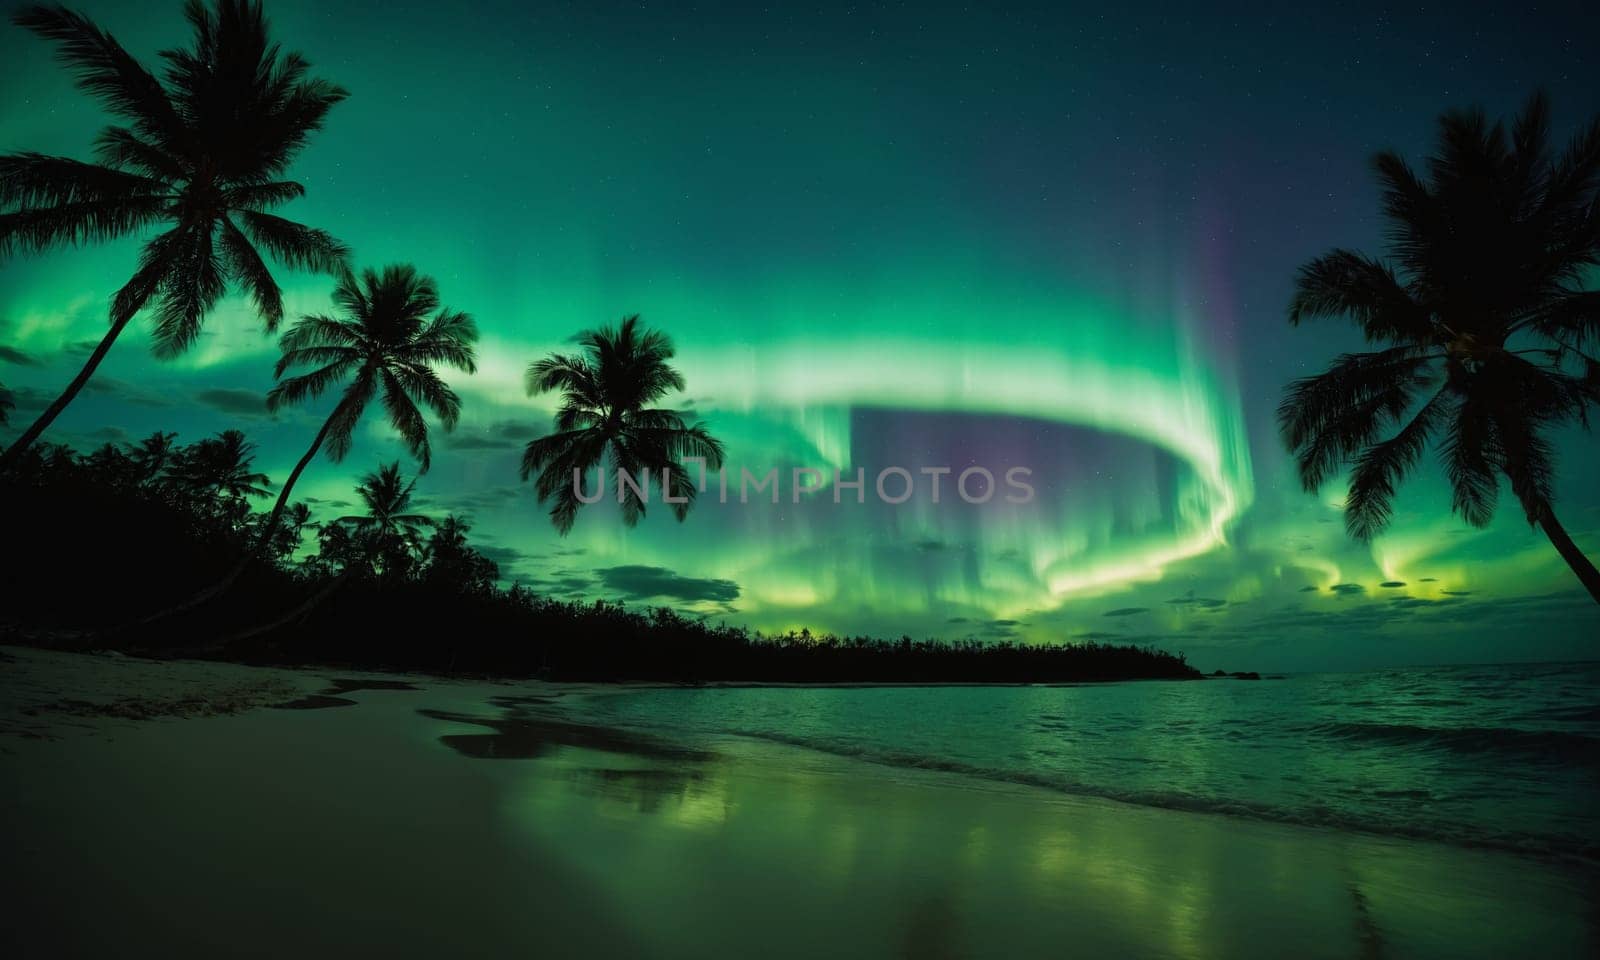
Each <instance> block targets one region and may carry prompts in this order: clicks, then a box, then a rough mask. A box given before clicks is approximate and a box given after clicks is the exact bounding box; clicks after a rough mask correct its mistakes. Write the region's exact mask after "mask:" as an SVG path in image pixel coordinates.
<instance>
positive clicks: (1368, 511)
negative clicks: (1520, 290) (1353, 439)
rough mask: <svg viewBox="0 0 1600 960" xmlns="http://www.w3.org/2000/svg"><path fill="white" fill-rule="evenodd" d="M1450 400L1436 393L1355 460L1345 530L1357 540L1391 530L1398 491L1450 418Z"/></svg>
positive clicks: (1442, 392) (1346, 503) (1345, 506)
mask: <svg viewBox="0 0 1600 960" xmlns="http://www.w3.org/2000/svg"><path fill="white" fill-rule="evenodd" d="M1450 403H1451V401H1450V399H1449V397H1448V396H1447V395H1446V394H1445V392H1444V391H1442V390H1441V391H1439V392H1437V393H1435V394H1434V395H1433V396H1432V397H1431V398H1429V400H1428V402H1427V403H1425V404H1423V405H1422V408H1421V409H1420V410H1418V411H1417V413H1416V415H1415V416H1413V417H1412V418H1411V420H1410V422H1408V423H1407V424H1406V425H1405V426H1404V427H1402V428H1401V429H1400V430H1399V432H1397V433H1396V434H1395V435H1394V436H1392V437H1390V438H1389V439H1387V440H1384V441H1382V442H1381V443H1375V444H1372V445H1371V446H1369V447H1367V448H1366V449H1365V450H1363V451H1361V453H1360V454H1359V455H1358V456H1357V457H1356V458H1355V466H1354V468H1353V469H1352V470H1351V471H1350V490H1349V493H1348V494H1347V495H1346V497H1345V505H1344V510H1345V515H1344V516H1345V529H1346V530H1347V531H1348V532H1349V534H1350V536H1352V537H1354V538H1355V539H1357V540H1362V541H1365V540H1371V539H1372V538H1373V537H1375V536H1377V535H1378V534H1379V533H1381V532H1383V529H1384V528H1385V527H1386V526H1388V524H1389V518H1390V516H1391V515H1392V507H1391V504H1392V503H1393V501H1394V495H1395V491H1396V489H1397V488H1398V486H1399V484H1400V481H1401V480H1403V479H1404V478H1405V475H1406V473H1407V472H1409V471H1410V470H1411V468H1412V467H1413V466H1415V465H1416V462H1417V459H1418V458H1419V457H1421V456H1422V451H1423V450H1424V449H1425V448H1426V447H1427V445H1428V442H1429V440H1431V439H1432V437H1433V435H1434V433H1435V432H1436V431H1437V429H1438V427H1439V424H1440V423H1441V422H1442V421H1443V420H1444V418H1445V417H1446V416H1447V415H1448V412H1449V407H1450Z"/></svg>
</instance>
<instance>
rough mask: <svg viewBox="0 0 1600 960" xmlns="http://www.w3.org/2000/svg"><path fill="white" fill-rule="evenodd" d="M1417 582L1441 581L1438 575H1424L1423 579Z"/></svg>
mask: <svg viewBox="0 0 1600 960" xmlns="http://www.w3.org/2000/svg"><path fill="white" fill-rule="evenodd" d="M1417 582H1418V583H1438V582H1439V578H1438V577H1423V578H1422V579H1421V580H1418V581H1417Z"/></svg>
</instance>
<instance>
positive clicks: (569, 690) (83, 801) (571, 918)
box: [0, 648, 1600, 958]
mask: <svg viewBox="0 0 1600 960" xmlns="http://www.w3.org/2000/svg"><path fill="white" fill-rule="evenodd" d="M3 652H4V655H5V658H6V659H5V662H4V663H3V664H0V666H3V670H4V672H3V677H4V680H3V682H0V694H3V695H0V771H3V773H0V777H3V780H4V782H5V784H6V785H7V786H6V790H5V791H4V799H3V801H0V804H3V806H0V819H3V822H4V824H5V828H4V835H3V840H0V856H3V859H4V862H5V863H6V864H7V865H8V869H7V870H6V871H5V890H4V894H3V896H4V902H5V904H6V910H5V911H4V919H3V921H0V924H3V940H4V942H6V943H10V944H13V945H14V946H15V948H17V949H13V950H11V951H10V952H11V953H12V955H16V956H46V955H48V956H91V955H103V954H106V953H111V952H116V953H119V954H123V955H136V956H137V955H164V956H198V955H206V956H214V955H231V956H281V955H284V954H287V953H291V952H295V953H309V954H311V955H332V954H335V953H338V954H355V955H369V954H380V953H381V954H388V955H394V956H437V955H452V956H498V955H506V954H510V953H512V952H514V951H520V952H527V953H530V954H537V955H541V956H602V957H604V956H616V957H640V956H644V957H689V956H704V955H707V954H727V955H734V956H752V955H760V956H765V957H790V956H794V957H800V956H818V955H824V956H843V957H988V956H1086V957H1087V956H1128V957H1195V958H1204V957H1255V956H1259V957H1275V956H1303V957H1466V956H1483V957H1503V956H1512V955H1539V956H1546V957H1562V956H1574V957H1578V956H1589V955H1593V953H1594V951H1595V950H1596V949H1597V947H1600V934H1597V922H1600V921H1597V917H1596V913H1595V907H1594V904H1595V903H1596V902H1597V899H1600V892H1597V891H1600V887H1597V882H1596V874H1595V872H1594V870H1593V868H1592V866H1590V865H1587V864H1585V863H1582V862H1574V861H1561V860H1556V859H1549V858H1536V857H1529V856H1523V855H1519V854H1515V853H1509V852H1505V851H1500V850H1493V849H1473V848H1469V847H1465V846H1460V845H1447V844H1442V843H1434V842H1428V841H1421V840H1415V839H1409V838H1404V837H1395V836H1380V835H1376V834H1368V833H1362V832H1355V831H1337V830H1331V829H1323V828H1318V827H1314V826H1302V825H1294V824H1282V823H1268V822H1259V821H1255V820H1250V819H1247V818H1243V817H1235V816H1226V815H1221V814H1216V813H1201V812H1191V811H1179V810H1170V809H1160V808H1156V807H1149V806H1142V805H1138V804H1132V803H1123V802H1117V801H1113V800H1107V799H1102V798H1094V797H1080V796H1071V795H1066V794H1063V793H1061V792H1059V791H1051V790H1047V789H1044V788H1041V787H1037V786H1032V785H1027V784H1017V783H1003V782H996V781H993V780H984V779H980V778H974V777H968V776H963V775H961V774H959V773H956V772H951V771H940V770H920V769H911V768H906V767H894V766H890V765H886V764H883V763H874V762H867V761H865V760H862V759H858V758H851V757H843V756H838V755H834V754H829V753H825V752H820V751H816V750H809V749H804V748H802V747H798V746H794V745H788V744H781V743H773V742H770V741H766V740H759V739H753V738H748V737H736V736H725V737H717V738H711V739H702V740H700V741H697V742H695V743H692V744H685V743H683V742H679V741H677V740H675V739H674V738H673V737H672V736H671V735H670V731H648V730H643V731H641V730H638V729H632V728H620V727H619V728H606V727H597V726H593V725H590V724H586V723H581V722H578V721H577V720H576V719H575V718H576V717H581V716H584V715H585V712H584V711H579V710H574V709H571V708H570V707H569V706H567V704H569V703H573V702H576V701H579V700H582V699H584V698H593V697H605V696H612V695H614V693H612V692H611V691H608V690H606V689H604V688H598V687H591V686H582V687H566V686H561V685H552V684H538V683H526V682H519V683H516V684H501V683H486V682H469V681H459V680H440V679H435V678H426V677H415V676H406V677H394V676H382V675H376V674H363V673H352V672H346V671H338V670H328V669H307V670H286V669H266V668H250V667H242V666H234V665H226V664H209V663H195V662H164V663H163V662H152V661H141V660H136V659H132V658H124V657H107V656H93V655H73V654H58V653H47V652H40V651H34V650H26V649H20V648H5V649H4V651H3ZM139 702H142V703H144V704H145V707H144V708H138V707H136V706H135V704H136V703H139Z"/></svg>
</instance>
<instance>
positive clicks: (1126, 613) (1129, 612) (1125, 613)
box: [1105, 607, 1150, 617]
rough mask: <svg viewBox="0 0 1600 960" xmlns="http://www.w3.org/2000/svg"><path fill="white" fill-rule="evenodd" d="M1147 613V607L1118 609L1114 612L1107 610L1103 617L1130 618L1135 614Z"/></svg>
mask: <svg viewBox="0 0 1600 960" xmlns="http://www.w3.org/2000/svg"><path fill="white" fill-rule="evenodd" d="M1149 612H1150V608H1149V607H1118V608H1117V609H1115V610H1107V611H1106V612H1105V615H1106V616H1108V617H1131V616H1133V615H1134V614H1136V613H1149Z"/></svg>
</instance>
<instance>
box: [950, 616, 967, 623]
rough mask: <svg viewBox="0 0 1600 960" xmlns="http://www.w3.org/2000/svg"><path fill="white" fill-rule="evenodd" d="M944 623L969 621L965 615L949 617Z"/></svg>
mask: <svg viewBox="0 0 1600 960" xmlns="http://www.w3.org/2000/svg"><path fill="white" fill-rule="evenodd" d="M945 623H971V621H970V620H968V619H967V618H966V617H951V618H950V619H948V620H946V621H945Z"/></svg>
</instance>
